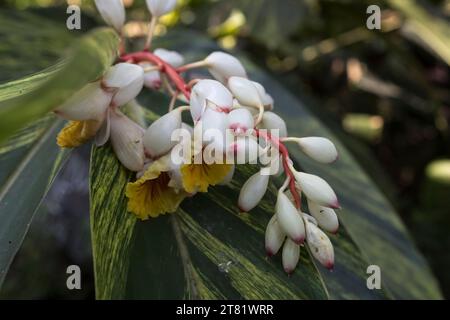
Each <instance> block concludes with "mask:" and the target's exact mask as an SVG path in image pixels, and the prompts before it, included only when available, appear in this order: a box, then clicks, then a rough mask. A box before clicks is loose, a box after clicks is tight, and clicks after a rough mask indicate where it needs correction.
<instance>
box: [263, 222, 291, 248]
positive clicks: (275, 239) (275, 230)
mask: <svg viewBox="0 0 450 320" xmlns="http://www.w3.org/2000/svg"><path fill="white" fill-rule="evenodd" d="M285 238H286V234H285V233H284V232H283V229H281V227H280V224H279V223H278V220H277V216H276V215H274V216H273V217H272V218H271V219H270V221H269V223H268V224H267V227H266V233H265V245H266V253H267V255H268V256H269V257H271V256H274V255H276V254H277V252H278V251H279V250H280V248H281V246H282V245H283V242H284V239H285Z"/></svg>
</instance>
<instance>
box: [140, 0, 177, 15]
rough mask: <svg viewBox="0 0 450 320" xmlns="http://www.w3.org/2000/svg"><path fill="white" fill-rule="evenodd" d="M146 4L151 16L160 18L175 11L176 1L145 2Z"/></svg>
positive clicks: (152, 0)
mask: <svg viewBox="0 0 450 320" xmlns="http://www.w3.org/2000/svg"><path fill="white" fill-rule="evenodd" d="M146 3H147V7H148V10H150V12H151V14H152V15H153V16H155V17H161V16H163V15H165V14H167V13H169V12H170V11H172V10H173V9H175V6H176V4H177V0H146Z"/></svg>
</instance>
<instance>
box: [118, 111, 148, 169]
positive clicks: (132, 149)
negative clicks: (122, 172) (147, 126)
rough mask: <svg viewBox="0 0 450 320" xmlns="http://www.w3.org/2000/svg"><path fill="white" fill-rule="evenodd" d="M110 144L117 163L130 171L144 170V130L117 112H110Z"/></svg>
mask: <svg viewBox="0 0 450 320" xmlns="http://www.w3.org/2000/svg"><path fill="white" fill-rule="evenodd" d="M110 123H111V124H110V126H111V144H112V147H113V149H114V152H115V153H116V155H117V158H118V159H119V161H120V162H121V163H122V164H123V166H124V167H126V168H127V169H129V170H131V171H136V172H138V171H141V170H142V169H143V168H144V158H145V155H144V145H143V142H142V138H143V135H144V129H143V128H141V127H140V126H139V125H137V124H136V123H135V122H133V121H132V120H130V119H129V118H128V117H127V116H125V115H124V114H122V113H121V112H119V111H112V112H110Z"/></svg>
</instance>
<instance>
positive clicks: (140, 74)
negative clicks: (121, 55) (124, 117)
mask: <svg viewBox="0 0 450 320" xmlns="http://www.w3.org/2000/svg"><path fill="white" fill-rule="evenodd" d="M103 85H104V86H106V87H108V88H116V89H117V90H118V91H117V93H116V94H115V95H114V98H113V102H112V103H113V104H114V105H115V106H119V107H120V106H123V105H125V104H127V103H128V102H130V101H131V100H133V99H134V98H136V97H137V95H138V94H139V93H140V92H141V90H142V87H143V86H144V70H143V69H142V67H140V66H138V65H135V64H131V63H118V64H116V65H114V66H112V67H111V68H110V69H109V70H108V72H107V73H106V74H105V76H104V78H103Z"/></svg>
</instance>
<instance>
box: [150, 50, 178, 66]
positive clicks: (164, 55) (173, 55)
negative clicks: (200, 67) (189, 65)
mask: <svg viewBox="0 0 450 320" xmlns="http://www.w3.org/2000/svg"><path fill="white" fill-rule="evenodd" d="M153 53H154V54H155V55H156V56H157V57H159V58H161V59H162V60H164V61H165V62H167V63H168V64H170V65H171V66H172V67H174V68H178V67H181V66H182V65H183V64H184V57H183V56H182V55H181V54H180V53H178V52H176V51H171V50H166V49H162V48H159V49H156V50H155V51H154V52H153Z"/></svg>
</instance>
